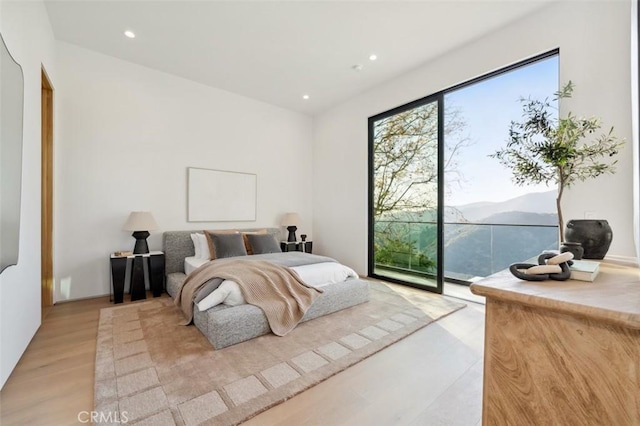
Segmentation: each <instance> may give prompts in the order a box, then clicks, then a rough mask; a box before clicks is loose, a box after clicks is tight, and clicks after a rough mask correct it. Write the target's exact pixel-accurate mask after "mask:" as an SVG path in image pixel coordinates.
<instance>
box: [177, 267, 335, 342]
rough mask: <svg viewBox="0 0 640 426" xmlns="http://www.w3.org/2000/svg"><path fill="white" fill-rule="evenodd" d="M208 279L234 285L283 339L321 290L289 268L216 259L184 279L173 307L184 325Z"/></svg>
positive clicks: (191, 316) (191, 314)
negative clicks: (264, 316)
mask: <svg viewBox="0 0 640 426" xmlns="http://www.w3.org/2000/svg"><path fill="white" fill-rule="evenodd" d="M212 278H222V279H225V280H232V281H235V282H236V283H238V286H240V290H241V291H242V295H243V296H244V299H245V300H246V301H247V303H250V304H252V305H255V306H258V307H259V308H261V309H262V310H263V311H264V314H265V315H266V317H267V320H268V321H269V326H270V327H271V331H273V333H274V334H276V335H278V336H284V335H285V334H287V333H288V332H290V331H291V330H293V329H294V327H295V326H296V325H297V324H298V323H299V322H300V320H301V319H302V317H303V316H304V314H305V312H307V310H308V309H309V308H310V307H311V304H312V303H313V301H314V300H315V298H316V297H318V296H319V295H320V293H321V292H322V290H318V289H316V288H313V287H309V286H307V285H306V284H305V283H304V282H303V281H302V280H301V279H300V277H299V276H298V274H297V273H296V272H295V271H293V270H292V269H290V268H287V267H285V266H280V265H276V264H274V263H271V262H265V261H246V260H237V259H233V260H230V259H217V260H214V261H212V262H209V263H206V264H205V265H202V266H201V267H199V268H198V269H196V270H195V271H193V272H192V273H191V274H189V276H188V277H187V278H186V279H185V281H184V283H183V284H182V287H181V288H180V290H179V291H178V293H177V295H176V298H175V304H176V305H177V306H180V307H181V308H182V312H183V313H184V316H185V318H186V321H187V322H186V324H189V323H191V321H192V320H193V301H194V299H195V297H196V295H197V294H198V290H200V288H202V286H203V285H204V284H205V283H206V282H207V281H209V280H210V279H212Z"/></svg>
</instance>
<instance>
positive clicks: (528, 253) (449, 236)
mask: <svg viewBox="0 0 640 426" xmlns="http://www.w3.org/2000/svg"><path fill="white" fill-rule="evenodd" d="M375 226H376V229H375V236H376V239H375V241H374V243H375V266H376V269H383V270H389V271H392V272H393V273H394V275H395V276H396V277H397V275H398V273H400V274H407V275H411V276H423V277H425V278H434V277H435V274H436V265H437V260H438V259H437V227H436V223H435V222H410V221H377V222H376V225H375ZM557 247H558V227H557V226H552V225H511V224H495V223H449V222H447V223H445V225H444V276H445V279H447V280H453V281H462V282H473V281H476V280H478V279H480V278H483V277H486V276H489V275H491V274H493V273H495V272H497V271H500V270H502V269H505V268H507V267H508V266H509V265H510V264H511V263H515V262H522V261H524V260H526V259H530V258H532V257H535V256H537V255H538V254H540V253H541V252H542V251H544V250H551V249H557Z"/></svg>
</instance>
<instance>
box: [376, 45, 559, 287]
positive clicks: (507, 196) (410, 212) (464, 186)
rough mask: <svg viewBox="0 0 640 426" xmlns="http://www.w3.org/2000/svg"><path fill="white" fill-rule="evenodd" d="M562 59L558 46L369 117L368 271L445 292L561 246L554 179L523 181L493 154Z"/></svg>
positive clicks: (545, 90)
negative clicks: (546, 183)
mask: <svg viewBox="0 0 640 426" xmlns="http://www.w3.org/2000/svg"><path fill="white" fill-rule="evenodd" d="M558 64H559V51H558V50H554V51H551V52H547V53H544V54H542V55H538V56H536V57H534V58H530V59H527V60H524V61H522V62H520V63H517V64H513V65H510V66H508V67H505V68H503V69H501V70H498V71H494V72H492V73H490V74H487V75H485V76H482V77H478V78H476V79H474V80H471V81H468V82H465V83H462V84H459V85H457V86H455V87H451V88H449V89H446V90H443V91H441V92H439V93H436V94H434V95H431V96H428V97H426V98H423V99H420V100H417V101H415V102H411V103H409V104H407V105H403V106H400V107H398V108H395V109H393V110H390V111H387V112H384V113H382V114H378V115H376V116H374V117H370V118H369V275H370V276H372V277H376V278H381V279H384V280H388V281H395V282H399V283H402V284H408V285H412V286H417V287H421V288H424V289H426V290H430V291H435V292H439V293H442V286H443V281H444V279H446V280H448V281H451V282H456V283H466V284H468V283H469V282H473V281H475V280H477V279H480V278H482V277H486V276H488V275H490V274H492V273H494V272H496V271H498V270H501V269H504V268H505V267H507V266H508V265H509V264H510V263H514V262H517V261H522V260H525V259H528V258H530V257H532V256H534V255H536V254H537V253H540V251H542V250H546V249H549V248H553V247H557V235H558V231H557V225H556V223H557V217H556V216H555V192H556V190H555V188H546V187H540V186H537V187H526V188H520V187H516V186H515V184H514V183H513V182H512V181H511V178H510V171H509V170H503V168H502V166H501V165H500V164H499V162H497V161H496V159H495V158H492V157H491V154H492V153H493V152H495V150H497V149H499V147H500V146H502V145H503V144H504V143H506V142H505V141H507V142H508V135H509V132H508V130H509V125H510V122H511V121H512V120H518V119H519V118H520V115H521V104H520V101H519V99H522V98H527V97H534V98H542V99H544V97H545V96H553V93H554V92H556V91H557V90H558ZM445 189H446V190H445ZM445 193H446V199H445ZM445 256H446V259H445Z"/></svg>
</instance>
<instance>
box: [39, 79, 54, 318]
mask: <svg viewBox="0 0 640 426" xmlns="http://www.w3.org/2000/svg"><path fill="white" fill-rule="evenodd" d="M41 74H42V88H41V102H42V112H41V143H42V145H41V149H42V151H41V178H40V179H41V182H40V184H41V208H40V224H41V226H40V230H41V235H40V244H41V246H40V253H41V261H40V268H41V295H42V303H41V305H42V318H44V317H45V316H46V314H47V313H48V310H49V308H50V307H51V306H53V85H52V84H51V80H50V79H49V77H48V76H47V72H46V70H45V69H44V67H42V70H41Z"/></svg>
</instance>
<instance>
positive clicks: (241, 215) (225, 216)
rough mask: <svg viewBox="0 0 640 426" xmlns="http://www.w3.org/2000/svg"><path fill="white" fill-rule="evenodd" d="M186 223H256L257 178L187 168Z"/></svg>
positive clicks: (243, 174)
mask: <svg viewBox="0 0 640 426" xmlns="http://www.w3.org/2000/svg"><path fill="white" fill-rule="evenodd" d="M187 170H188V172H187V174H188V187H189V193H188V201H187V203H188V206H187V216H188V219H187V220H188V221H189V222H237V221H254V220H256V191H257V176H256V175H255V174H251V173H240V172H227V171H223V170H209V169H198V168H193V167H189V168H188V169H187Z"/></svg>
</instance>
